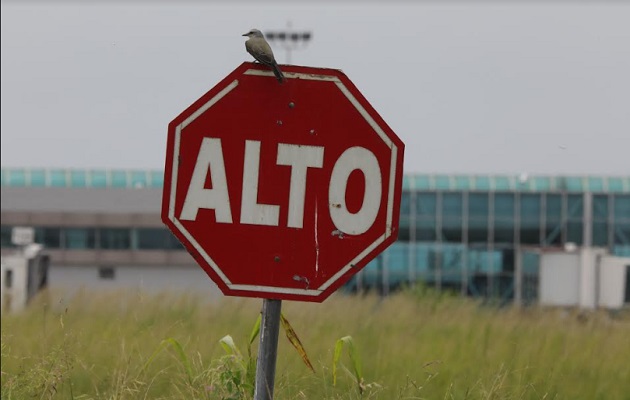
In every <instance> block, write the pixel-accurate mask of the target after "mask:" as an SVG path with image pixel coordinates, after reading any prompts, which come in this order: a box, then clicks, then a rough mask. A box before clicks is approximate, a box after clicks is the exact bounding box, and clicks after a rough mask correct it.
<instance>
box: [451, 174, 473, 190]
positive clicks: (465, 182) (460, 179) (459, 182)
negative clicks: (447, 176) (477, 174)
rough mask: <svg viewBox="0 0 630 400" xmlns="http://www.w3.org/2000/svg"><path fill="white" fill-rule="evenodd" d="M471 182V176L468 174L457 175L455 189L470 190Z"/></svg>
mask: <svg viewBox="0 0 630 400" xmlns="http://www.w3.org/2000/svg"><path fill="white" fill-rule="evenodd" d="M470 183H471V182H470V177H468V176H462V175H459V176H456V177H455V189H457V190H470V189H471V186H472V185H471V184H470Z"/></svg>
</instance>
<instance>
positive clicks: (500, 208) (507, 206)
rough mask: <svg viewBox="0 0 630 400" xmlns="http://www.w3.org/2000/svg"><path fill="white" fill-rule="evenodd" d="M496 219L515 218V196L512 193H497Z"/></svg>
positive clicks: (495, 197)
mask: <svg viewBox="0 0 630 400" xmlns="http://www.w3.org/2000/svg"><path fill="white" fill-rule="evenodd" d="M494 217H495V218H514V195H513V194H512V193H495V195H494Z"/></svg>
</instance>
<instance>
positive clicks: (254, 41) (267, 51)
mask: <svg viewBox="0 0 630 400" xmlns="http://www.w3.org/2000/svg"><path fill="white" fill-rule="evenodd" d="M243 36H247V37H248V38H249V39H247V41H246V42H245V49H246V50H247V52H248V53H249V54H251V55H252V56H254V58H255V59H256V61H258V62H259V63H261V64H264V65H266V66H268V67H270V68H271V70H272V71H273V74H274V75H275V76H276V79H278V82H280V83H282V82H284V75H283V74H282V71H280V67H278V63H277V62H276V59H275V58H274V56H273V51H271V46H269V43H267V41H266V40H265V35H263V33H262V32H261V31H259V30H258V29H252V30H250V31H249V32H247V33H245V34H243Z"/></svg>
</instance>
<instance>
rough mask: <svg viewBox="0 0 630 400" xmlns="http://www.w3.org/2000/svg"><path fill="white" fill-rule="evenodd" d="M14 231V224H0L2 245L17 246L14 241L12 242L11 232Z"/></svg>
mask: <svg viewBox="0 0 630 400" xmlns="http://www.w3.org/2000/svg"><path fill="white" fill-rule="evenodd" d="M12 232H13V226H11V225H2V226H0V247H2V248H5V247H15V245H14V244H13V242H11V236H12V235H11V234H12Z"/></svg>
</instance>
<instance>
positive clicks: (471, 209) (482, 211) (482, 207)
mask: <svg viewBox="0 0 630 400" xmlns="http://www.w3.org/2000/svg"><path fill="white" fill-rule="evenodd" d="M488 202H489V195H488V194H487V193H470V194H469V195H468V216H469V217H470V218H488V214H489V212H490V207H489V204H488Z"/></svg>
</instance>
